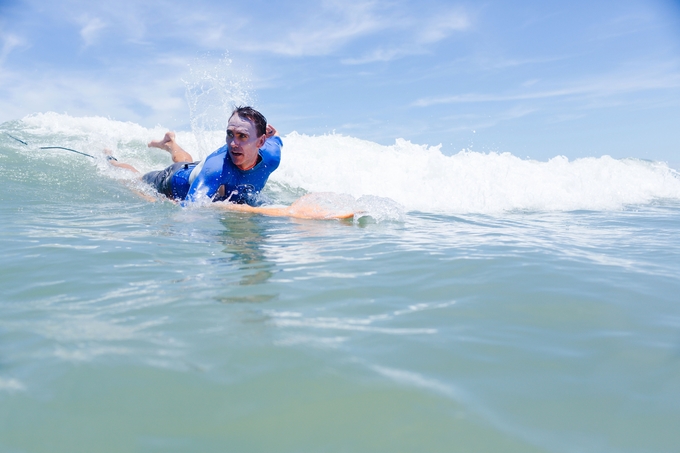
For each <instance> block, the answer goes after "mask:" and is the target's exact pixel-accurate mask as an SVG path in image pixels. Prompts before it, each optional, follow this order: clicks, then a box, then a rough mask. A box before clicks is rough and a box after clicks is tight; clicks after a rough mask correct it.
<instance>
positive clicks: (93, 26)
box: [79, 15, 106, 47]
mask: <svg viewBox="0 0 680 453" xmlns="http://www.w3.org/2000/svg"><path fill="white" fill-rule="evenodd" d="M79 22H80V23H81V24H82V28H81V29H80V37H81V38H83V43H84V44H85V47H90V46H91V45H92V44H94V43H95V42H96V41H97V39H98V38H99V34H100V32H101V31H102V30H103V29H104V28H105V27H106V24H105V23H104V22H103V21H102V20H101V19H99V18H98V17H88V16H86V15H85V16H81V17H80V19H79Z"/></svg>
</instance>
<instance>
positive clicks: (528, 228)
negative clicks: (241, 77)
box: [0, 113, 680, 453]
mask: <svg viewBox="0 0 680 453" xmlns="http://www.w3.org/2000/svg"><path fill="white" fill-rule="evenodd" d="M164 132H165V130H164V129H162V128H160V127H158V128H155V129H146V128H143V127H141V126H139V125H136V124H132V123H121V122H116V121H113V120H110V119H105V118H77V117H71V116H68V115H65V114H63V115H62V114H54V113H46V114H37V115H32V116H29V117H26V118H24V119H22V120H17V121H12V122H8V123H4V124H2V125H0V171H1V172H2V173H1V174H2V175H3V178H4V181H3V184H2V189H1V191H0V199H1V200H2V203H1V204H0V213H2V214H1V217H0V220H1V222H0V241H1V243H2V255H1V256H0V282H1V283H0V451H1V452H12V453H14V452H68V453H74V452H131V451H139V452H156V451H157V452H197V451H199V452H522V453H526V452H676V451H678V445H680V434H679V432H680V430H678V426H680V297H679V296H678V295H679V294H680V234H679V232H680V177H679V175H678V173H677V172H676V171H675V170H674V169H672V168H669V167H668V165H666V164H664V163H659V162H649V161H642V160H638V159H623V160H616V159H612V158H609V157H606V156H605V157H593V158H587V159H579V160H575V161H569V160H568V159H566V158H564V157H559V156H558V157H555V158H553V159H551V160H549V161H547V162H538V161H532V160H527V159H520V158H518V157H515V156H512V155H510V154H502V153H500V154H495V153H487V154H485V153H477V152H470V151H463V152H460V153H458V154H456V155H453V156H446V155H444V154H442V153H441V151H440V149H439V148H438V147H436V146H421V145H417V144H412V143H409V142H407V141H404V140H396V141H395V144H394V145H392V146H382V145H379V144H376V143H371V142H367V141H363V140H360V139H357V138H353V137H347V136H342V135H327V136H321V137H310V136H305V135H302V134H297V133H291V134H288V135H287V136H285V137H283V138H284V149H283V161H282V164H281V167H280V169H279V170H278V171H277V172H275V173H274V174H273V175H272V177H271V179H270V182H269V185H268V188H267V189H266V195H267V196H269V197H270V198H271V200H272V202H274V203H280V204H285V203H290V202H292V201H293V200H294V199H296V198H297V197H299V196H301V195H303V194H305V193H309V192H322V193H325V195H322V196H324V197H327V198H328V200H329V203H335V202H338V203H340V202H342V203H349V204H353V205H354V207H355V208H356V209H357V210H358V211H361V213H359V214H357V215H356V216H355V218H354V219H352V220H349V221H305V220H295V219H288V218H273V217H265V216H259V215H251V214H242V213H233V212H224V211H220V210H219V209H215V208H214V207H211V206H201V207H196V208H186V209H183V208H180V207H178V206H176V205H175V204H173V203H170V202H167V201H162V200H161V199H158V201H157V202H154V203H152V202H149V201H147V200H145V199H143V198H141V197H140V196H139V195H138V192H140V191H141V192H144V193H146V194H147V195H152V196H153V193H152V192H151V191H150V190H149V189H148V188H145V187H144V186H142V185H140V184H139V183H138V182H137V181H136V180H135V179H134V178H132V177H131V176H130V175H129V174H128V173H127V172H125V171H123V170H117V169H113V168H111V167H109V166H108V165H107V164H106V161H105V160H104V159H103V157H102V153H101V150H102V149H103V148H105V147H106V148H110V149H111V150H112V151H113V154H114V155H115V156H116V157H117V158H118V159H119V160H121V161H126V162H129V163H132V164H133V165H135V166H136V167H137V168H139V169H140V170H142V171H148V170H151V169H158V168H162V167H164V166H166V165H168V164H169V156H168V155H167V154H165V153H164V152H162V151H160V150H155V149H151V150H149V149H148V148H146V146H145V143H146V142H147V141H149V140H151V139H157V138H160V137H162V135H163V133H164ZM8 134H10V135H12V136H14V137H16V138H19V139H21V140H23V141H25V142H26V143H27V144H25V145H24V144H23V143H20V142H18V141H17V140H15V139H13V138H11V137H10V136H9V135H8ZM222 134H223V132H214V133H205V132H200V133H191V132H180V133H178V140H179V142H180V143H181V144H182V145H184V146H185V147H186V148H187V149H188V150H190V151H191V152H192V155H193V156H194V157H195V158H196V159H199V158H201V157H204V156H205V155H207V154H208V153H209V152H211V151H212V150H213V149H215V148H217V147H218V146H220V145H221V144H222V143H223V140H224V138H223V136H222ZM41 146H43V147H44V146H62V147H67V148H72V149H75V150H79V151H81V152H84V153H88V154H90V155H92V156H93V157H92V158H90V157H87V156H83V155H79V154H76V153H73V152H70V151H66V150H41V149H40V147H41Z"/></svg>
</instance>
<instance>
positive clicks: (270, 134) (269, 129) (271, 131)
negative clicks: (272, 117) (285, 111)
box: [265, 124, 277, 138]
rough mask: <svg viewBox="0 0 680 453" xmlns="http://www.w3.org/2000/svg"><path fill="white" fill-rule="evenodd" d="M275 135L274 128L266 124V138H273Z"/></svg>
mask: <svg viewBox="0 0 680 453" xmlns="http://www.w3.org/2000/svg"><path fill="white" fill-rule="evenodd" d="M276 134H277V132H276V129H275V128H274V126H272V125H271V124H268V125H267V130H266V131H265V135H266V136H267V138H269V137H273V136H275V135H276Z"/></svg>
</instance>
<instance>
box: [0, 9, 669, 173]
mask: <svg viewBox="0 0 680 453" xmlns="http://www.w3.org/2000/svg"><path fill="white" fill-rule="evenodd" d="M225 55H227V57H226V58H228V60H230V64H228V65H227V63H225V61H226V60H225ZM215 68H217V69H215ZM201 71H207V73H210V71H215V72H216V73H217V74H219V75H220V76H221V77H226V76H228V77H227V81H233V82H235V83H236V87H237V88H238V87H241V88H243V87H245V88H247V92H248V94H249V96H250V100H252V102H253V103H254V104H255V105H256V107H258V108H259V109H260V110H261V111H262V112H263V113H264V114H265V115H266V116H267V117H268V119H269V120H270V121H271V122H272V123H273V124H274V125H275V126H277V127H278V128H279V130H280V132H282V133H283V134H286V133H288V132H291V131H293V130H295V131H298V132H300V133H306V134H310V135H311V134H317V135H318V134H324V133H329V132H332V131H335V132H337V133H342V134H346V135H351V136H354V137H359V138H363V139H367V140H372V141H376V142H379V143H382V144H393V143H394V140H395V139H396V138H405V139H407V140H410V141H412V142H414V143H419V144H429V145H437V144H440V143H441V144H442V150H443V152H445V153H446V154H451V153H455V152H458V151H460V150H461V149H463V148H468V149H472V150H475V151H482V152H490V151H497V152H511V153H513V154H515V155H517V156H520V157H527V156H529V157H531V158H535V159H540V160H546V159H549V158H551V157H554V156H556V155H565V156H567V157H569V158H572V159H573V158H577V157H585V156H601V155H605V154H607V155H611V156H613V157H640V158H646V159H653V160H664V161H670V162H672V163H675V162H678V161H680V2H678V1H672V0H646V1H638V0H629V1H626V0H618V1H597V0H590V1H580V0H577V1H572V2H563V1H513V2H507V1H506V2H503V1H486V2H451V1H434V0H418V1H411V0H403V1H402V0H394V1H363V0H355V1H352V2H348V1H338V0H330V1H323V0H321V1H319V0H315V1H306V0H299V1H295V2H271V1H266V2H265V1H260V0H254V1H251V2H232V1H228V0H226V1H208V0H193V1H175V2H171V1H160V0H147V1H144V2H141V1H130V0H118V1H116V2H99V1H80V0H61V1H58V2H52V1H46V0H45V1H33V0H28V1H13V0H0V122H4V121H8V120H12V119H19V118H22V117H23V116H25V115H27V114H31V113H36V112H47V111H55V112H60V113H63V112H68V114H70V115H74V116H93V115H96V116H104V117H110V118H113V119H117V120H121V121H132V122H135V123H139V124H141V125H143V126H147V127H153V126H155V125H157V124H161V125H163V126H165V127H168V128H173V129H189V127H190V126H189V118H190V113H189V108H188V106H187V101H186V99H185V90H186V89H185V81H189V82H191V81H195V80H196V79H197V77H198V76H197V74H198V73H201ZM225 89H229V87H226V88H225Z"/></svg>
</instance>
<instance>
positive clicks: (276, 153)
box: [260, 135, 283, 161]
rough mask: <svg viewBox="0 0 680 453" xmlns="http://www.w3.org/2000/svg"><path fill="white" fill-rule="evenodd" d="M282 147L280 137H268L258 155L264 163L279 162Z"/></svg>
mask: <svg viewBox="0 0 680 453" xmlns="http://www.w3.org/2000/svg"><path fill="white" fill-rule="evenodd" d="M282 146H283V141H282V140H281V137H279V136H278V135H275V136H273V137H269V138H268V139H267V141H265V142H264V145H263V146H262V148H260V155H261V156H262V159H264V160H266V161H279V160H281V147H282Z"/></svg>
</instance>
